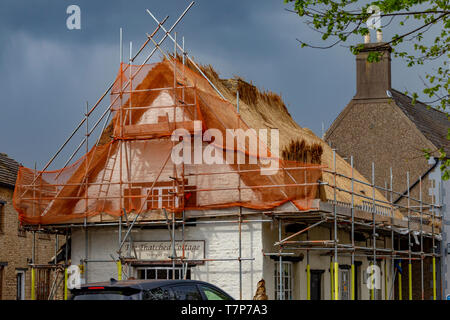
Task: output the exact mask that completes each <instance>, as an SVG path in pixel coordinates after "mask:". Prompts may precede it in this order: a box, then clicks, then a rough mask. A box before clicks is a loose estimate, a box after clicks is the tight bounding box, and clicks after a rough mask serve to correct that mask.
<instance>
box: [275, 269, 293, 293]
mask: <svg viewBox="0 0 450 320" xmlns="http://www.w3.org/2000/svg"><path fill="white" fill-rule="evenodd" d="M281 267H282V272H281V281H282V282H281V283H282V288H280V270H279V269H280V263H279V262H276V263H275V297H276V298H275V299H276V300H292V262H283V263H282V264H281Z"/></svg>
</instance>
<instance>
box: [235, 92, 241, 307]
mask: <svg viewBox="0 0 450 320" xmlns="http://www.w3.org/2000/svg"><path fill="white" fill-rule="evenodd" d="M236 108H237V114H238V128H239V127H240V121H239V120H240V118H239V90H238V91H237V92H236ZM237 168H238V192H239V299H241V300H242V206H241V205H240V203H241V201H242V196H241V166H240V164H239V161H238V165H237Z"/></svg>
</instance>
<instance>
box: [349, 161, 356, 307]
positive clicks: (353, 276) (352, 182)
mask: <svg viewBox="0 0 450 320" xmlns="http://www.w3.org/2000/svg"><path fill="white" fill-rule="evenodd" d="M350 166H351V170H352V172H351V173H352V176H351V184H352V200H351V201H352V207H351V211H352V235H351V237H352V280H351V284H352V294H351V298H352V300H355V299H356V297H355V287H356V277H355V207H354V205H355V201H354V181H353V156H351V157H350Z"/></svg>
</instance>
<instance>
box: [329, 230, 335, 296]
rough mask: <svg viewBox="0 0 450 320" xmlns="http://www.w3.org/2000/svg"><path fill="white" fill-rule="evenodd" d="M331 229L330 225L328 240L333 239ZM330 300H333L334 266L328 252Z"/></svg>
mask: <svg viewBox="0 0 450 320" xmlns="http://www.w3.org/2000/svg"><path fill="white" fill-rule="evenodd" d="M332 232H333V229H332V228H331V227H330V241H331V240H332V239H333V234H332ZM330 300H334V266H333V257H332V254H330Z"/></svg>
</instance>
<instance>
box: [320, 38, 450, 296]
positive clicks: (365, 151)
mask: <svg viewBox="0 0 450 320" xmlns="http://www.w3.org/2000/svg"><path fill="white" fill-rule="evenodd" d="M375 49H376V50H381V51H382V53H383V56H382V58H381V61H379V62H376V63H370V62H368V61H367V57H368V54H369V53H370V52H371V51H373V50H375ZM390 53H391V48H390V47H389V45H385V44H384V43H367V44H365V45H364V49H363V50H362V51H361V52H360V53H359V54H358V55H357V57H356V94H355V96H354V97H353V99H352V100H351V101H350V102H349V103H348V105H347V106H346V107H345V108H344V109H343V110H342V112H341V113H340V114H339V115H338V117H337V118H336V120H335V121H334V122H333V123H332V125H331V126H330V128H329V129H328V130H327V132H326V133H325V137H324V139H325V141H326V142H327V143H328V144H329V145H330V146H331V147H332V148H335V149H336V151H337V153H338V154H339V155H341V156H342V157H345V158H346V159H350V157H351V156H353V159H354V166H355V168H356V169H357V170H358V171H359V172H361V173H362V174H363V175H364V176H365V177H367V178H369V179H370V178H371V177H372V163H374V167H375V169H374V171H375V183H376V184H377V185H380V186H383V185H384V186H386V187H387V188H388V189H389V188H390V187H391V185H390V184H391V178H390V176H391V169H392V176H393V180H392V187H393V189H394V190H399V191H401V192H403V195H406V194H408V193H409V194H410V195H411V197H412V198H414V199H419V198H420V189H421V190H422V199H423V200H424V201H426V202H428V203H432V204H435V205H437V206H439V205H440V206H443V207H442V210H441V212H442V214H443V215H444V221H443V228H444V230H445V229H447V233H448V231H450V230H448V226H446V221H447V224H448V219H449V218H448V217H449V213H448V210H447V209H446V208H445V203H446V202H447V203H448V201H449V200H448V194H449V192H450V189H449V187H450V185H449V183H448V182H445V181H443V180H442V173H441V172H440V162H439V160H438V158H437V157H438V156H439V152H438V150H439V149H441V148H442V149H443V150H444V152H446V154H447V155H448V154H450V141H449V140H448V139H447V133H448V128H449V124H450V123H449V120H448V119H447V115H446V114H445V113H444V112H441V111H439V110H436V109H434V108H428V107H427V106H426V105H425V104H424V103H421V102H419V101H417V102H416V103H415V104H413V102H412V98H411V97H409V96H407V95H405V94H404V93H402V92H400V91H398V90H395V89H394V88H392V86H391V56H390ZM424 150H428V151H429V152H431V155H432V157H431V159H430V160H427V159H426V157H425V154H424ZM407 173H409V182H408V177H407ZM403 195H402V194H394V197H393V199H392V200H393V201H394V203H396V204H399V205H406V203H407V200H406V199H405V197H404V196H403ZM410 205H411V206H419V205H420V203H419V202H417V201H412V203H410ZM402 210H403V211H405V210H406V209H405V208H403V209H402ZM436 212H437V211H436ZM447 239H448V238H447V237H446V232H445V231H444V232H443V242H442V243H443V244H445V243H447V242H448V240H447ZM407 245H408V243H403V244H402V247H405V246H406V247H407ZM416 250H417V248H416ZM435 251H436V253H440V252H441V249H440V248H435ZM442 254H443V255H444V259H443V261H442V262H443V265H442V268H443V270H442V285H443V288H442V289H443V293H444V294H449V293H450V292H449V291H448V290H449V289H448V284H447V278H448V276H449V274H450V273H449V269H448V262H446V259H445V257H446V256H447V251H445V250H444V248H442ZM419 267H420V266H419V265H418V263H413V279H414V280H413V281H414V289H415V290H414V298H415V299H420V298H421V290H420V287H421V283H420V268H419ZM429 267H430V266H429V265H426V266H425V273H424V274H425V284H424V285H425V296H426V297H425V299H427V298H428V297H429V296H430V295H431V292H430V290H429V288H430V280H431V278H430V270H429ZM404 284H405V283H404ZM403 290H404V291H405V292H406V288H405V286H404V287H403ZM403 296H405V294H404V295H403Z"/></svg>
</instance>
